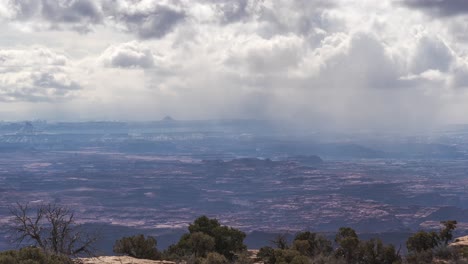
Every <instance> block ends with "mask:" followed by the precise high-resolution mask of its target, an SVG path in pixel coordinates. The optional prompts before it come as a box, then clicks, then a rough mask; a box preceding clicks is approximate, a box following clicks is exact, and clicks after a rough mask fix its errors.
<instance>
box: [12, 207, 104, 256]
mask: <svg viewBox="0 0 468 264" xmlns="http://www.w3.org/2000/svg"><path fill="white" fill-rule="evenodd" d="M10 212H11V214H12V220H11V229H12V232H13V233H14V234H13V236H14V239H15V240H16V242H17V243H18V245H22V244H25V243H27V244H29V245H31V244H32V245H34V246H37V247H39V248H42V249H43V250H44V251H46V252H51V253H54V254H64V255H67V256H77V255H82V254H88V255H92V254H93V252H94V248H93V244H94V243H95V242H96V240H97V236H96V235H90V234H89V233H87V232H83V231H82V230H81V229H82V228H81V226H80V225H78V224H77V223H76V222H75V215H74V213H73V211H71V210H70V209H69V208H67V207H63V206H59V205H56V204H41V205H39V206H37V207H35V208H30V207H29V205H28V204H20V203H17V204H16V206H13V207H11V208H10Z"/></svg>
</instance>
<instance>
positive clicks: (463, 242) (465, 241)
mask: <svg viewBox="0 0 468 264" xmlns="http://www.w3.org/2000/svg"><path fill="white" fill-rule="evenodd" d="M450 246H451V247H468V236H463V237H457V238H455V240H454V241H453V242H452V243H450Z"/></svg>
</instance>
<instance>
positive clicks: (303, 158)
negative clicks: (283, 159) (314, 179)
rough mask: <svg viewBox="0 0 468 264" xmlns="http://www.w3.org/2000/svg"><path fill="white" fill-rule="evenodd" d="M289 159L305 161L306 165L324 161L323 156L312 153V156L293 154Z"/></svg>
mask: <svg viewBox="0 0 468 264" xmlns="http://www.w3.org/2000/svg"><path fill="white" fill-rule="evenodd" d="M287 160H288V161H295V162H299V163H303V164H306V165H317V164H321V163H323V160H322V158H320V157H319V156H316V155H310V156H302V155H300V156H292V157H289V158H288V159H287Z"/></svg>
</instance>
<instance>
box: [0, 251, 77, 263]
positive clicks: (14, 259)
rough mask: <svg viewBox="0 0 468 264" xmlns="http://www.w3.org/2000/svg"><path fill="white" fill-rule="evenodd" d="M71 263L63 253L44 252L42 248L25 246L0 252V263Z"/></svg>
mask: <svg viewBox="0 0 468 264" xmlns="http://www.w3.org/2000/svg"><path fill="white" fill-rule="evenodd" d="M14 263H19V264H73V261H72V260H71V259H70V258H69V257H67V256H64V255H55V254H46V253H44V251H43V250H42V249H39V248H33V247H27V248H22V249H20V250H9V251H4V252H0V264H14Z"/></svg>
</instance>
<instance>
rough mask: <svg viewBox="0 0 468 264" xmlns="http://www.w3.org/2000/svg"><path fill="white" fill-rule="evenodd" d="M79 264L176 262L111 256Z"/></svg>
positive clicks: (82, 260) (172, 263)
mask: <svg viewBox="0 0 468 264" xmlns="http://www.w3.org/2000/svg"><path fill="white" fill-rule="evenodd" d="M77 264H175V262H172V261H156V260H147V259H136V258H132V257H128V256H120V257H118V256H109V257H96V258H80V259H78V260H77Z"/></svg>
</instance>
